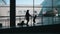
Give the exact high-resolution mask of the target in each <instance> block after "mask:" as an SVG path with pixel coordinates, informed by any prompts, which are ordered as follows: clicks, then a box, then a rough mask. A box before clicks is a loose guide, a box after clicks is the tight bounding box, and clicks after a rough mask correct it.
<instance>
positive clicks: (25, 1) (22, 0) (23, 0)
mask: <svg viewBox="0 0 60 34" xmlns="http://www.w3.org/2000/svg"><path fill="white" fill-rule="evenodd" d="M43 1H44V0H34V4H35V5H36V4H39V5H40V4H41V3H42V2H43ZM6 2H7V4H10V0H6ZM20 4H22V5H33V0H16V5H20Z"/></svg>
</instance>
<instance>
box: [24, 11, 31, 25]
mask: <svg viewBox="0 0 60 34" xmlns="http://www.w3.org/2000/svg"><path fill="white" fill-rule="evenodd" d="M29 16H31V15H30V14H29V10H27V12H26V15H25V18H26V20H27V26H28V22H29Z"/></svg>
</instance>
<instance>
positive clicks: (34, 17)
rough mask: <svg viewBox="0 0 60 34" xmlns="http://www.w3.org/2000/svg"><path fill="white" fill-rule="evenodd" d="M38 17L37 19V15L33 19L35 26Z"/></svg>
mask: <svg viewBox="0 0 60 34" xmlns="http://www.w3.org/2000/svg"><path fill="white" fill-rule="evenodd" d="M36 17H37V15H35V16H34V18H33V25H34V24H35V23H36V21H35V19H36Z"/></svg>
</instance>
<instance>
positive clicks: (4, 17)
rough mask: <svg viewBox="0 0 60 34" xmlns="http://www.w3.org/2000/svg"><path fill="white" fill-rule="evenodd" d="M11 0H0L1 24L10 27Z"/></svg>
mask: <svg viewBox="0 0 60 34" xmlns="http://www.w3.org/2000/svg"><path fill="white" fill-rule="evenodd" d="M9 4H10V0H0V26H1V27H3V28H6V27H10V5H9Z"/></svg>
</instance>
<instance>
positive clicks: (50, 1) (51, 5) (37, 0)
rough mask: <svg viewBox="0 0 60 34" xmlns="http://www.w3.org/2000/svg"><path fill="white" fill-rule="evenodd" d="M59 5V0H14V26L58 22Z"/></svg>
mask: <svg viewBox="0 0 60 34" xmlns="http://www.w3.org/2000/svg"><path fill="white" fill-rule="evenodd" d="M59 6H60V4H59V0H16V26H17V27H18V26H19V27H20V26H22V25H23V26H38V25H52V24H59V17H58V16H59V15H60V12H59V11H60V10H59V8H58V7H59ZM28 11H29V13H27V12H28ZM26 13H27V14H26ZM26 15H27V16H26ZM28 15H29V16H28ZM27 23H28V24H27Z"/></svg>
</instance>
